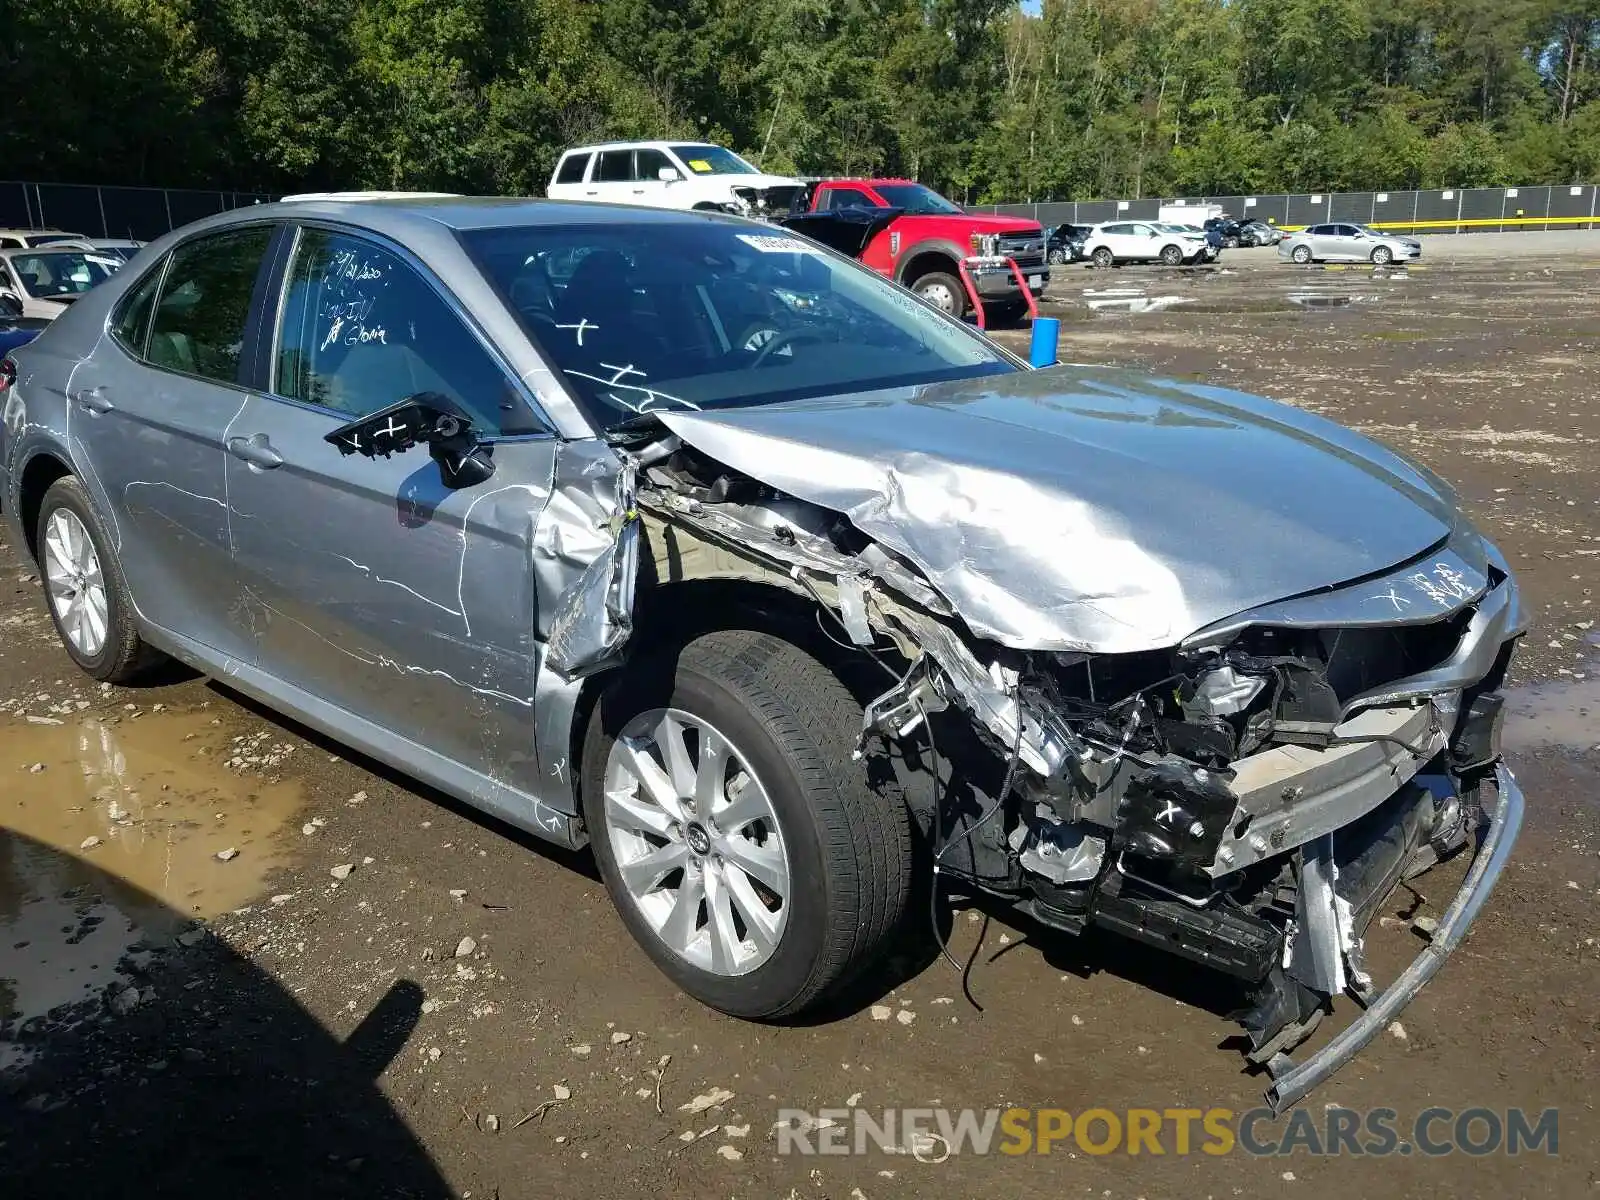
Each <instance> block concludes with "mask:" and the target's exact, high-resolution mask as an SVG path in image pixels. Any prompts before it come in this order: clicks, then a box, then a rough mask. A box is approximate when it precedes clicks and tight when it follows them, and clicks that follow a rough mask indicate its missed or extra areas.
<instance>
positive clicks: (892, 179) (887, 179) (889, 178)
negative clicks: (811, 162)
mask: <svg viewBox="0 0 1600 1200" xmlns="http://www.w3.org/2000/svg"><path fill="white" fill-rule="evenodd" d="M916 182H917V181H916V180H915V179H900V178H898V177H897V176H894V175H882V176H874V177H873V178H870V179H867V178H862V177H861V176H851V175H840V176H837V177H835V178H827V179H819V180H817V183H818V184H824V183H864V184H866V185H867V186H868V187H879V186H880V185H882V184H885V183H912V184H914V183H916Z"/></svg>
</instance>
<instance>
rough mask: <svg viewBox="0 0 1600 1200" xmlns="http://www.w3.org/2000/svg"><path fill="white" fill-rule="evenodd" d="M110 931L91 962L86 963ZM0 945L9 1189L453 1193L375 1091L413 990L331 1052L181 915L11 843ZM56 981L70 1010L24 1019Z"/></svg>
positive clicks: (73, 863) (4, 1158) (2, 835)
mask: <svg viewBox="0 0 1600 1200" xmlns="http://www.w3.org/2000/svg"><path fill="white" fill-rule="evenodd" d="M107 937H110V938H111V939H113V941H112V942H111V943H107V944H108V945H114V946H115V949H114V950H113V951H112V953H111V956H110V957H109V958H108V959H106V960H105V961H98V962H97V961H94V959H95V955H94V954H92V953H82V952H81V951H83V950H84V948H85V947H91V946H93V944H94V943H95V942H96V941H97V940H104V939H106V938H107ZM0 938H3V941H0V1162H4V1164H5V1165H4V1168H3V1169H0V1176H3V1178H4V1180H5V1188H4V1192H5V1194H7V1195H10V1196H17V1197H28V1198H29V1200H44V1198H46V1197H54V1196H71V1197H73V1198H74V1200H85V1198H88V1197H99V1196H108V1197H109V1196H117V1197H123V1196H183V1197H187V1196H196V1197H198V1196H228V1197H256V1196H260V1197H269V1196H270V1197H297V1198H298V1197H308V1198H309V1197H323V1196H363V1197H378V1196H385V1197H389V1196H407V1197H435V1196H439V1197H443V1196H448V1195H450V1194H451V1192H450V1189H449V1188H448V1187H447V1186H446V1184H445V1181H444V1179H443V1177H442V1176H441V1175H440V1174H439V1172H438V1170H437V1169H436V1168H435V1166H434V1164H433V1162H432V1160H431V1159H430V1157H429V1156H428V1154H427V1152H426V1151H425V1150H424V1149H423V1148H422V1146H421V1145H420V1144H418V1142H417V1141H416V1139H415V1137H414V1136H413V1135H412V1133H411V1131H410V1129H408V1128H407V1125H406V1123H405V1121H404V1120H403V1119H402V1118H401V1116H400V1115H399V1114H398V1113H397V1112H396V1111H395V1110H394V1108H393V1107H392V1106H391V1105H390V1103H389V1101H388V1099H387V1098H386V1097H385V1096H384V1094H383V1092H382V1091H381V1090H380V1089H379V1087H378V1085H377V1079H378V1077H379V1076H380V1075H381V1074H382V1073H383V1071H384V1070H385V1068H386V1067H387V1066H388V1065H389V1063H390V1062H391V1061H392V1060H393V1059H394V1057H395V1056H396V1055H397V1054H398V1053H399V1051H400V1049H401V1047H402V1046H404V1044H405V1042H406V1039H407V1038H408V1036H409V1035H410V1033H411V1031H412V1029H413V1028H414V1027H415V1026H416V1023H417V1021H418V1018H419V1016H420V1013H421V1004H422V998H423V996H422V989H421V988H420V987H418V986H417V985H416V984H415V983H413V982H410V981H408V980H399V981H397V982H396V983H394V984H393V985H392V986H391V987H390V989H389V991H388V992H387V993H386V994H385V995H384V996H383V998H382V999H381V1000H380V1001H379V1002H378V1004H377V1005H376V1006H374V1007H373V1009H372V1010H371V1011H370V1012H368V1013H367V1014H366V1016H365V1017H364V1018H362V1020H361V1021H360V1023H359V1024H358V1025H357V1026H356V1028H355V1029H354V1031H353V1032H352V1033H351V1034H350V1036H349V1037H347V1038H346V1039H344V1040H343V1041H339V1040H338V1039H336V1038H335V1037H333V1036H332V1035H330V1034H329V1033H328V1031H327V1030H325V1029H324V1028H323V1027H322V1026H321V1025H320V1024H319V1023H318V1021H317V1020H316V1019H315V1018H313V1017H312V1016H311V1015H310V1014H309V1013H308V1012H306V1010H305V1009H303V1008H302V1007H301V1006H300V1005H299V1003H297V1002H296V1000H295V999H294V997H293V996H291V995H290V994H289V993H287V992H286V991H285V990H284V989H283V988H282V987H281V986H280V985H279V983H278V982H277V981H275V980H273V979H272V978H271V977H269V976H268V975H267V974H266V973H265V972H264V971H262V970H261V969H260V968H258V967H257V966H255V965H254V964H253V963H252V962H251V961H250V960H249V959H248V958H246V957H243V956H241V955H239V954H238V953H236V952H234V951H233V950H231V949H230V948H228V947H227V946H225V945H223V944H222V943H221V942H219V941H217V940H216V939H214V938H212V937H210V936H209V935H207V934H205V933H204V932H203V930H200V929H198V928H196V927H194V926H193V925H192V924H191V922H190V921H189V920H188V919H187V918H186V917H184V916H183V915H182V914H179V913H176V912H174V911H173V910H172V909H170V908H168V907H166V906H165V905H163V904H162V903H161V902H160V901H158V900H156V899H154V898H153V897H151V896H150V895H148V894H147V893H144V892H141V891H139V890H138V889H135V888H132V887H131V886H130V885H128V884H127V883H125V882H124V881H122V880H120V879H118V878H115V877H113V876H111V875H108V874H106V873H105V872H102V871H100V870H98V869H96V868H95V867H93V866H92V865H90V864H88V863H85V862H83V861H82V860H81V859H78V858H74V857H70V856H67V855H63V854H61V853H60V852H58V851H56V850H53V849H51V848H49V847H46V846H43V845H42V844H41V843H38V842H34V841H32V840H31V839H27V838H23V837H21V836H20V835H17V834H14V833H11V832H8V831H5V830H0ZM41 942H48V943H50V945H48V946H41V944H40V943H41ZM73 950H77V951H80V953H76V954H74V953H72V952H71V951H73ZM63 951H66V952H65V953H63ZM102 958H105V956H104V954H102ZM30 962H32V963H33V964H34V965H35V966H37V964H39V963H40V962H46V963H54V964H55V965H54V966H53V967H52V968H51V970H52V971H53V972H54V973H55V974H56V975H58V976H66V975H69V974H72V975H76V974H78V973H82V974H84V975H85V976H89V978H88V979H87V980H86V981H85V980H79V979H73V980H71V981H70V982H68V981H67V980H66V979H64V978H55V979H43V980H41V979H38V978H29V977H28V971H29V964H30ZM86 982H87V986H85V983H86ZM63 983H68V991H70V992H71V993H72V994H73V995H74V996H75V997H76V998H74V999H73V1000H71V1001H70V1002H68V1003H64V1004H62V1003H58V1004H53V1005H51V1006H50V1007H49V1008H48V1010H47V1011H43V1012H40V1011H37V1007H40V1006H38V1005H36V1006H35V1009H36V1010H35V1011H31V1012H30V1011H29V1001H28V999H27V997H28V995H29V994H30V993H32V994H33V995H34V996H35V997H36V998H37V997H38V996H39V995H45V996H49V997H51V998H52V999H53V998H57V997H59V995H60V986H61V985H62V984H63ZM41 988H43V991H42V992H41V991H40V989H41ZM52 988H55V989H56V991H55V992H54V993H52V991H51V989H52Z"/></svg>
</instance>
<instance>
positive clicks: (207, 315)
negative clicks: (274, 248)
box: [146, 225, 273, 383]
mask: <svg viewBox="0 0 1600 1200" xmlns="http://www.w3.org/2000/svg"><path fill="white" fill-rule="evenodd" d="M272 233H273V229H272V227H271V226H268V225H257V226H253V227H251V228H248V229H234V230H229V231H228V232H226V233H218V234H213V235H212V236H210V237H203V238H197V239H196V240H195V241H192V242H188V243H186V244H184V245H182V246H179V247H178V248H177V249H176V250H174V251H173V252H172V260H171V262H170V263H169V265H168V267H167V273H166V278H165V280H164V281H163V282H162V285H161V298H160V300H159V301H158V302H157V304H156V310H155V315H154V318H153V320H152V321H151V324H150V338H149V346H148V349H147V350H146V358H147V360H148V361H149V362H151V363H153V364H154V365H156V366H158V367H165V368H167V369H168V370H172V371H181V372H183V373H184V374H185V375H199V376H201V377H202V378H205V379H215V380H217V381H219V382H221V383H237V382H238V380H239V358H240V355H241V353H242V352H243V349H244V329H245V323H246V322H247V321H248V320H249V316H250V295H251V293H252V292H253V291H254V290H255V285H256V275H257V274H258V273H259V272H260V270H261V260H262V259H263V258H264V257H265V256H266V253H267V247H268V246H269V245H270V244H271V242H272Z"/></svg>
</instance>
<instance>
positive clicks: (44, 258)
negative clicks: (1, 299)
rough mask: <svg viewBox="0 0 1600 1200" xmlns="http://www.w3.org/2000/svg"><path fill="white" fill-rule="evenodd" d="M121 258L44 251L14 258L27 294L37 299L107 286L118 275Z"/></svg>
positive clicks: (12, 263) (72, 251) (85, 253)
mask: <svg viewBox="0 0 1600 1200" xmlns="http://www.w3.org/2000/svg"><path fill="white" fill-rule="evenodd" d="M122 261H123V260H122V259H120V258H118V257H116V255H113V254H96V253H91V252H89V251H85V250H41V251H39V252H37V253H31V254H30V253H21V252H19V253H16V254H13V255H12V256H11V269H12V270H13V271H14V272H16V275H17V279H18V280H19V281H20V282H21V284H22V286H23V288H24V289H25V290H26V291H27V293H28V295H30V296H32V297H33V298H34V299H36V300H49V299H52V298H54V297H56V296H75V295H80V294H81V293H83V292H87V291H88V290H89V289H90V288H92V287H94V286H95V285H96V284H98V283H104V282H105V281H106V280H108V279H110V278H111V277H112V276H113V275H115V274H116V273H117V268H118V267H120V266H122Z"/></svg>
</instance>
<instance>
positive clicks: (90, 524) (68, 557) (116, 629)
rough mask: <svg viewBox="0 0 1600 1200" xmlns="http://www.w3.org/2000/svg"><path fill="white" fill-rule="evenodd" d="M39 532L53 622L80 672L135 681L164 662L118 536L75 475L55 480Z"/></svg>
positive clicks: (41, 567) (41, 574)
mask: <svg viewBox="0 0 1600 1200" xmlns="http://www.w3.org/2000/svg"><path fill="white" fill-rule="evenodd" d="M35 531H36V532H35V535H34V536H35V539H36V541H35V544H36V545H37V547H38V555H39V577H40V581H41V584H42V586H43V588H44V595H45V605H46V607H47V608H48V609H49V611H50V621H51V623H52V624H54V625H55V627H56V636H57V637H59V638H60V639H61V645H62V646H63V647H64V648H65V649H66V652H67V654H68V656H69V657H70V658H71V659H72V661H73V662H75V663H77V664H78V667H79V669H80V670H82V671H83V672H84V673H85V674H86V675H88V676H90V677H91V678H93V679H98V680H99V681H100V682H102V683H131V682H133V681H134V680H135V679H136V678H138V676H139V675H141V674H143V673H144V671H146V670H147V669H148V668H149V667H150V666H152V665H153V664H154V663H156V662H158V661H160V659H161V654H160V652H159V651H157V650H154V649H152V648H151V647H149V646H147V645H145V643H144V641H143V639H142V638H140V636H139V625H138V619H137V617H136V616H135V614H134V607H133V597H132V596H131V595H129V593H128V582H127V580H126V579H125V578H124V577H123V574H122V566H121V564H119V563H118V562H117V555H116V551H115V550H114V549H113V545H114V543H113V540H112V538H111V537H110V536H109V535H108V534H107V532H106V528H105V526H104V525H103V524H102V523H101V521H100V517H99V515H98V514H96V512H95V510H94V505H92V504H91V503H90V502H89V496H88V494H87V493H86V492H85V491H84V490H83V485H82V484H81V483H79V482H78V480H77V478H76V477H75V476H72V475H64V476H62V477H61V478H60V479H58V480H56V481H55V482H54V483H52V484H51V485H50V487H49V489H48V490H47V491H46V492H45V494H44V498H43V499H42V500H41V501H40V503H39V517H38V521H37V524H36V525H35Z"/></svg>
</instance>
